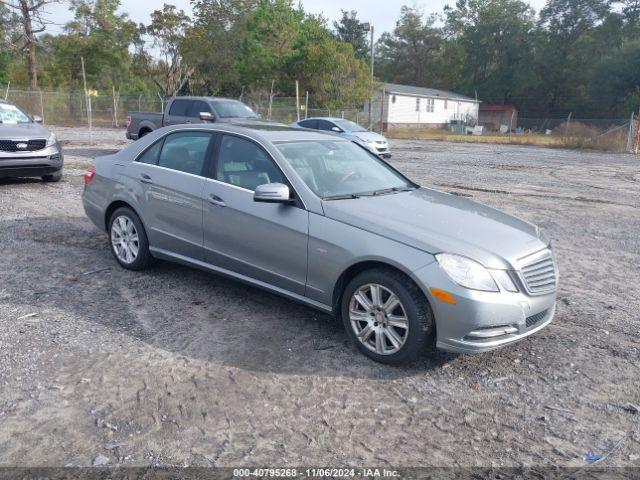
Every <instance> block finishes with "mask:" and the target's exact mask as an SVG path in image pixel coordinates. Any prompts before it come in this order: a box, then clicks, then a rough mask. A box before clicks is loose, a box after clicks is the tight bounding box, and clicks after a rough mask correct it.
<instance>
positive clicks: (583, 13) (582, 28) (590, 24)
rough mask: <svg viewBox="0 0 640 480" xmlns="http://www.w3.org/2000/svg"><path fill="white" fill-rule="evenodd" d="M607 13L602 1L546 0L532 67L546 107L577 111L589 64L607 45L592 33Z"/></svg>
mask: <svg viewBox="0 0 640 480" xmlns="http://www.w3.org/2000/svg"><path fill="white" fill-rule="evenodd" d="M609 15H610V7H609V3H608V2H607V1H606V0H549V1H548V2H547V5H546V6H545V7H544V8H543V9H542V11H541V12H540V19H539V21H538V25H539V27H540V30H539V32H538V34H537V41H536V49H537V53H536V58H535V68H536V70H537V72H538V75H539V77H540V78H541V79H542V83H541V85H540V89H539V90H538V92H537V93H538V96H539V97H543V96H544V97H546V102H544V103H546V110H547V111H548V112H557V111H567V110H568V111H574V113H576V111H579V109H580V108H581V106H582V105H584V104H585V103H586V102H587V101H588V99H587V98H585V93H586V85H587V84H588V81H589V78H590V76H591V72H592V67H593V66H594V65H595V64H596V63H597V62H598V61H599V60H600V59H601V58H602V55H606V54H607V52H608V51H609V50H610V49H611V46H609V45H606V44H604V45H603V44H602V43H601V42H602V39H598V37H597V36H596V35H595V34H596V33H597V27H598V26H600V25H602V24H603V22H604V21H605V19H607V17H608V16H609Z"/></svg>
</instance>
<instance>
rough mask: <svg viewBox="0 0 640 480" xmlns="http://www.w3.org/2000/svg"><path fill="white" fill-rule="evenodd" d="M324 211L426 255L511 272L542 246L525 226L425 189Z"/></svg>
mask: <svg viewBox="0 0 640 480" xmlns="http://www.w3.org/2000/svg"><path fill="white" fill-rule="evenodd" d="M323 207H324V211H325V215H326V216H327V217H329V218H332V219H334V220H337V221H340V222H343V223H346V224H349V225H352V226H354V227H358V228H361V229H363V230H367V231H370V232H373V233H376V234H379V235H382V236H384V237H387V238H391V239H393V240H396V241H399V242H402V243H404V244H407V245H410V246H412V247H414V248H417V249H420V250H422V251H425V252H428V253H431V254H435V253H440V252H449V253H457V254H459V255H464V256H467V257H469V258H472V259H474V260H477V261H479V262H480V263H482V264H484V265H485V266H487V267H490V268H513V267H515V263H516V262H517V261H518V259H520V258H522V257H524V256H526V255H529V254H531V253H533V252H537V251H539V250H542V249H543V248H545V247H546V246H547V245H546V243H545V242H544V241H543V240H542V239H541V238H540V233H539V230H538V228H537V227H536V226H535V225H533V224H531V223H529V222H525V221H524V220H520V219H519V218H516V217H514V216H511V215H508V214H506V213H503V212H501V211H499V210H496V209H494V208H491V207H487V206H485V205H481V204H479V203H476V202H473V201H471V200H468V199H466V198H462V197H458V196H455V195H451V194H448V193H443V192H439V191H437V190H431V189H428V188H419V189H417V190H414V191H411V192H400V193H395V194H388V195H380V196H377V197H360V198H357V199H348V200H330V201H324V202H323Z"/></svg>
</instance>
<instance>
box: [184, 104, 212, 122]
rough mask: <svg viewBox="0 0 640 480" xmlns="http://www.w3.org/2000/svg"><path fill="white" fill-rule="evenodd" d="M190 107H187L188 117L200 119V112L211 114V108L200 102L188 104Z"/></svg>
mask: <svg viewBox="0 0 640 480" xmlns="http://www.w3.org/2000/svg"><path fill="white" fill-rule="evenodd" d="M190 103H191V106H190V107H189V115H188V116H189V117H191V118H200V112H207V113H211V107H210V106H209V105H207V103H206V102H202V101H200V100H197V101H194V102H190Z"/></svg>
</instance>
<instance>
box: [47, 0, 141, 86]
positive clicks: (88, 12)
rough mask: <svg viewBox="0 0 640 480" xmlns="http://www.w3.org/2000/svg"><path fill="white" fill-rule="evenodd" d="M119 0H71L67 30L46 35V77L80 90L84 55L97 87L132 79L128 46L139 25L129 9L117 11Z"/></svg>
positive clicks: (126, 82) (118, 84)
mask: <svg viewBox="0 0 640 480" xmlns="http://www.w3.org/2000/svg"><path fill="white" fill-rule="evenodd" d="M119 7H120V0H72V1H71V9H72V10H73V12H74V19H73V20H72V21H71V22H69V23H67V25H66V26H65V27H64V33H63V34H61V35H58V36H49V37H47V38H46V44H48V46H49V47H48V49H47V51H49V52H51V56H50V57H49V60H48V62H47V70H46V74H47V80H48V82H50V83H51V84H52V85H54V86H62V85H65V86H68V87H69V88H70V89H71V90H72V91H77V90H79V87H80V84H81V81H82V79H81V75H82V71H81V58H83V59H84V63H85V71H86V74H87V78H88V80H89V82H90V84H91V85H92V86H93V87H94V88H98V89H109V90H110V89H111V86H112V85H113V86H115V87H116V88H120V86H121V85H124V86H125V87H126V86H127V85H128V81H129V80H130V75H129V72H130V66H131V55H130V53H129V47H130V46H131V45H132V43H133V41H134V38H135V35H136V25H135V23H134V22H133V21H131V20H130V19H129V17H128V15H127V14H126V13H122V14H121V13H118V8H119Z"/></svg>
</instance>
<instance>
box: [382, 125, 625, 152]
mask: <svg viewBox="0 0 640 480" xmlns="http://www.w3.org/2000/svg"><path fill="white" fill-rule="evenodd" d="M385 135H386V136H387V137H388V138H397V139H405V140H435V141H443V142H464V143H488V144H509V145H531V146H536V147H548V148H573V149H595V150H604V151H623V150H624V146H625V140H626V131H624V130H620V131H617V132H614V133H612V134H605V135H602V132H599V131H597V130H596V129H592V128H590V127H583V126H581V125H576V126H575V127H574V128H570V130H569V131H568V132H564V131H563V130H561V129H558V130H557V131H554V132H553V133H552V134H551V135H540V134H532V133H528V134H520V135H516V134H513V133H512V134H511V135H509V134H491V133H490V134H485V135H464V134H455V133H451V132H450V131H449V130H443V129H429V128H423V129H406V130H393V131H390V132H385Z"/></svg>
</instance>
